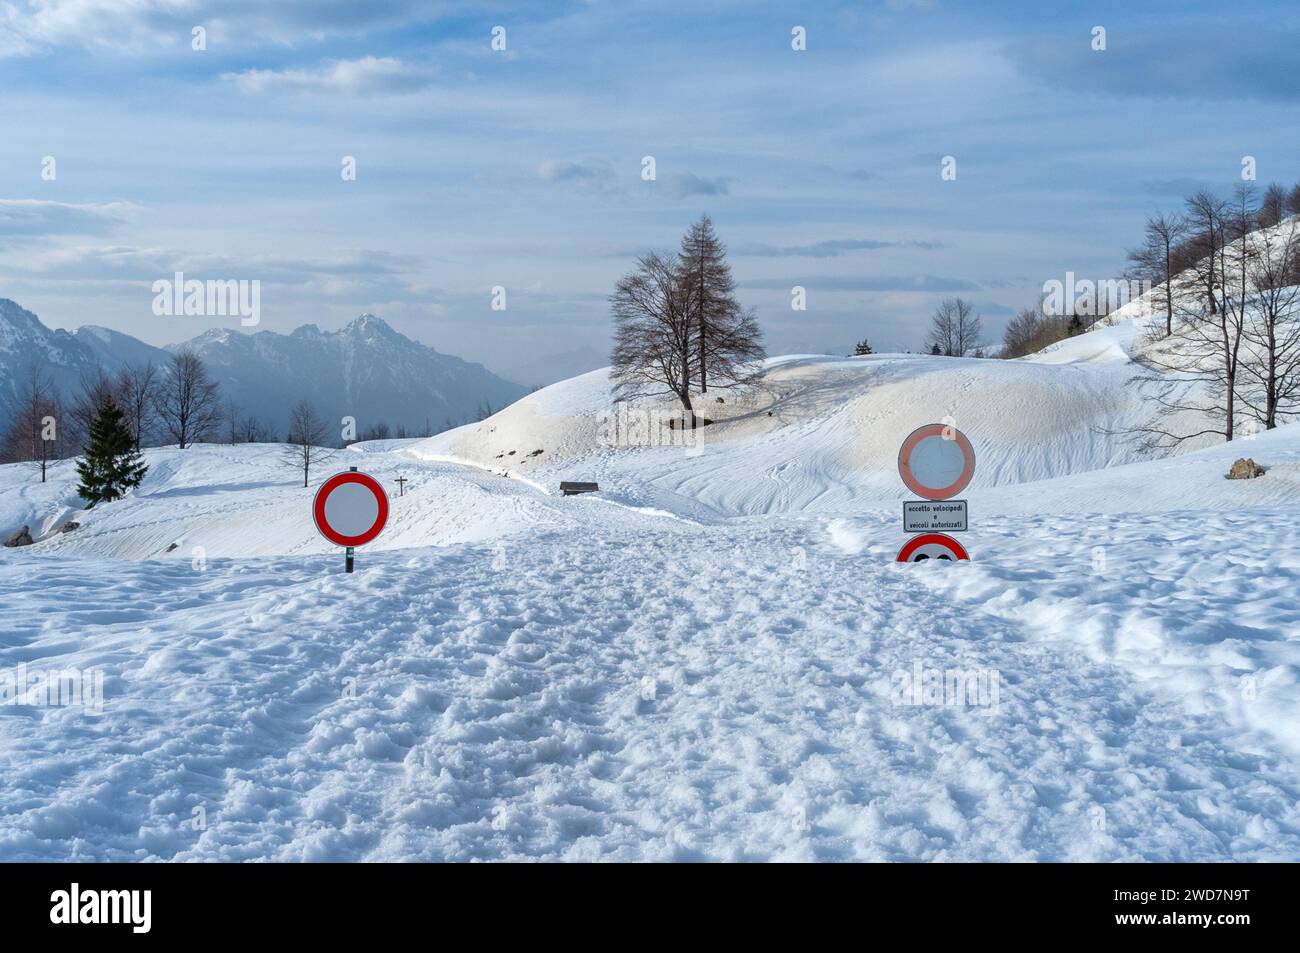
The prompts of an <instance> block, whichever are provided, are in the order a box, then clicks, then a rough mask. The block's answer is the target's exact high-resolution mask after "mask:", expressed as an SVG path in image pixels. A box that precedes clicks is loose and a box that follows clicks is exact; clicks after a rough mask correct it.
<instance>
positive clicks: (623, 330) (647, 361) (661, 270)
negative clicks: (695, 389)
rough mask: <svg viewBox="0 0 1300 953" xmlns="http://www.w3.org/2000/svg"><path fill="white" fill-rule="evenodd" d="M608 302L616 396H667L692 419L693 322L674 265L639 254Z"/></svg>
mask: <svg viewBox="0 0 1300 953" xmlns="http://www.w3.org/2000/svg"><path fill="white" fill-rule="evenodd" d="M609 301H610V310H611V311H612V313H613V316H614V321H615V325H616V326H615V330H614V350H613V353H612V355H611V357H610V362H611V364H612V365H613V369H612V375H613V381H614V396H615V397H617V398H620V399H627V398H632V397H640V396H647V395H652V394H662V393H665V392H667V393H671V394H673V395H675V396H676V397H677V399H678V400H680V401H681V404H682V408H683V409H684V410H685V411H686V413H687V414H689V415H690V417H691V420H692V421H694V419H695V409H694V407H693V406H692V405H691V379H692V376H693V373H692V369H693V360H694V357H695V353H696V351H695V348H694V344H695V322H694V320H692V315H691V309H690V293H689V289H688V288H687V287H686V285H685V284H684V283H683V282H682V281H681V280H680V271H679V269H678V267H677V262H676V261H674V260H673V259H671V258H666V257H664V256H662V255H659V254H657V253H655V252H650V253H649V254H646V255H643V256H641V258H640V259H638V261H637V266H636V268H635V269H634V270H633V271H631V272H629V273H628V274H626V275H624V276H623V277H622V278H620V279H619V281H618V284H617V285H615V286H614V293H613V294H612V295H610V299H609Z"/></svg>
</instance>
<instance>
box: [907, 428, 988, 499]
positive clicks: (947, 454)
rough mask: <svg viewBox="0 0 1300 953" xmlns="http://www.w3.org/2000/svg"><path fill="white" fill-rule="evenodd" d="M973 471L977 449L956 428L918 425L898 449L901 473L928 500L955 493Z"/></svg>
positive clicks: (961, 488)
mask: <svg viewBox="0 0 1300 953" xmlns="http://www.w3.org/2000/svg"><path fill="white" fill-rule="evenodd" d="M974 473H975V449H974V448H973V447H972V446H971V445H970V441H969V440H967V439H966V435H965V434H963V433H962V432H961V431H960V430H958V429H957V428H956V427H948V426H945V425H943V424H926V425H925V426H924V427H918V428H917V429H916V430H913V431H912V432H911V433H910V434H908V436H907V439H906V440H904V441H903V446H902V447H901V448H899V451H898V475H899V476H901V477H902V478H903V482H904V483H905V484H907V488H908V489H909V490H911V491H912V492H913V493H915V494H916V495H917V496H920V497H924V498H925V499H927V500H946V499H948V498H949V497H951V496H956V495H957V494H958V493H960V492H961V491H962V490H964V489H965V488H966V485H967V484H969V483H970V479H971V477H972V476H973V475H974Z"/></svg>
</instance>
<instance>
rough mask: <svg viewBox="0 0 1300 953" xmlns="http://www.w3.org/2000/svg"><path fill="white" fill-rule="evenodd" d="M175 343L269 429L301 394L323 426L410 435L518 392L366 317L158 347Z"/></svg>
mask: <svg viewBox="0 0 1300 953" xmlns="http://www.w3.org/2000/svg"><path fill="white" fill-rule="evenodd" d="M182 347H188V348H190V349H191V350H193V351H194V352H195V353H197V354H198V355H199V357H201V358H202V359H203V362H204V364H206V365H207V367H208V370H209V371H210V372H211V373H212V375H213V376H214V377H216V378H217V379H218V380H220V381H221V382H222V387H223V388H224V389H225V390H226V392H227V393H228V394H230V395H232V396H233V397H234V399H235V401H236V403H239V404H240V405H241V406H242V407H244V408H245V409H246V410H249V411H252V412H253V413H255V414H258V415H263V414H265V418H266V422H267V423H269V424H270V425H271V426H272V427H278V428H283V426H284V420H283V419H280V418H283V417H285V416H286V415H287V414H288V409H289V407H291V406H292V405H293V404H294V403H295V402H296V401H299V400H304V399H305V400H309V401H311V402H312V403H313V404H314V405H315V406H316V409H317V410H318V411H320V413H321V416H323V417H324V418H325V419H326V420H327V421H330V423H331V425H333V423H334V421H337V420H339V419H340V418H342V417H344V416H351V417H355V418H356V419H357V426H358V430H359V431H364V430H365V429H367V428H369V427H370V426H371V425H373V424H375V423H377V422H379V421H384V422H386V423H388V424H390V425H391V426H393V427H396V426H398V425H399V424H401V425H405V426H406V428H407V429H408V430H411V431H412V432H414V433H419V432H422V431H423V429H424V427H425V424H426V422H427V423H428V424H429V425H430V426H431V427H432V428H433V429H435V430H436V429H438V428H440V427H444V426H446V424H447V421H448V420H450V421H451V422H452V423H454V424H460V423H463V422H464V421H465V420H467V419H473V418H474V417H476V416H477V414H478V411H479V410H480V408H481V407H482V405H484V404H490V405H491V407H492V409H493V410H500V409H501V408H502V407H504V406H505V405H506V404H509V403H512V402H513V401H515V400H516V399H518V398H519V397H522V396H523V395H524V393H525V389H524V388H523V387H520V386H519V385H518V384H513V383H510V382H509V381H506V380H503V379H502V378H500V377H497V376H496V375H495V374H493V373H491V372H490V371H488V370H487V369H486V368H484V367H483V366H482V365H481V364H471V363H469V362H468V361H464V360H461V359H460V358H458V357H453V356H451V355H449V354H440V353H439V352H437V351H435V350H434V349H433V348H431V347H426V346H425V345H423V344H420V343H419V342H417V341H412V340H411V339H410V338H408V337H406V336H405V335H402V334H400V333H398V332H397V331H394V330H393V329H392V328H391V327H390V326H389V325H388V324H387V323H386V322H385V321H384V320H383V319H381V318H377V317H375V316H374V315H373V314H363V315H361V316H360V317H358V318H356V319H355V320H353V321H352V322H351V323H350V324H348V325H346V326H345V327H343V328H341V329H340V330H338V331H334V332H326V331H322V330H321V329H320V328H318V327H316V325H314V324H307V325H303V326H302V327H300V328H298V329H297V330H295V331H293V332H292V333H290V334H277V333H276V332H274V331H259V332H257V333H256V334H241V333H240V332H238V331H232V330H229V329H225V328H221V329H217V328H214V329H212V330H210V331H207V332H205V333H203V334H201V335H199V336H198V337H196V338H194V339H193V340H190V341H187V342H185V343H184V344H182V345H172V346H171V347H169V348H168V350H169V351H173V352H174V351H177V350H179V349H180V348H182ZM262 408H267V410H266V411H263V410H262ZM271 408H275V409H277V410H278V412H279V415H280V416H279V418H275V417H272V414H273V413H274V411H272V410H271Z"/></svg>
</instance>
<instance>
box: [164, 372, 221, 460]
mask: <svg viewBox="0 0 1300 953" xmlns="http://www.w3.org/2000/svg"><path fill="white" fill-rule="evenodd" d="M154 408H155V409H156V410H157V411H158V416H159V418H160V419H161V420H162V423H163V426H164V427H165V428H166V430H167V433H168V434H169V435H170V437H171V439H172V440H173V441H175V442H176V446H178V447H179V448H180V449H182V450H184V449H185V448H186V447H188V446H190V444H192V443H195V442H197V441H200V440H203V439H204V438H205V437H207V436H208V435H209V434H211V433H212V431H213V430H214V429H215V428H216V426H217V424H218V423H219V422H220V420H221V398H220V395H219V393H218V387H217V383H216V382H215V381H213V380H212V379H211V378H209V377H208V371H207V368H205V367H204V366H203V361H202V359H200V358H199V356H198V355H197V354H195V353H194V352H193V351H190V350H183V351H177V352H176V353H175V354H173V355H172V358H171V363H170V364H168V366H167V369H166V371H165V373H164V374H163V375H162V379H161V380H160V381H159V383H158V392H157V396H156V397H155V399H154Z"/></svg>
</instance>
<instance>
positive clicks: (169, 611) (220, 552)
mask: <svg viewBox="0 0 1300 953" xmlns="http://www.w3.org/2000/svg"><path fill="white" fill-rule="evenodd" d="M1133 324H1134V322H1128V323H1125V322H1120V323H1119V324H1117V325H1116V326H1115V327H1112V328H1102V329H1098V330H1097V331H1095V332H1093V333H1091V334H1089V335H1085V336H1084V337H1083V338H1080V339H1075V340H1074V341H1071V342H1067V343H1066V345H1064V346H1060V347H1057V348H1055V349H1053V350H1052V351H1051V352H1048V353H1045V354H1043V355H1039V356H1037V357H1036V358H1035V359H1032V360H1021V361H1014V362H1000V361H954V360H951V359H935V358H924V357H916V356H904V355H894V356H884V357H879V358H872V359H866V360H862V359H832V358H813V357H802V358H786V359H776V360H774V361H773V362H772V370H771V372H770V373H769V374H768V376H767V380H766V382H765V386H764V388H763V389H762V390H761V391H760V392H759V393H757V394H755V395H753V396H751V397H749V398H748V399H746V400H743V401H738V400H736V399H734V398H732V397H731V396H728V397H727V403H726V404H724V405H720V408H721V409H720V410H718V411H717V416H718V418H719V419H723V418H724V416H725V417H730V418H732V419H731V421H730V422H728V423H723V424H719V425H718V426H717V432H716V433H709V434H708V435H707V438H706V440H705V441H704V443H703V445H702V446H699V447H681V446H661V447H652V448H636V447H628V446H618V445H610V444H609V442H608V441H602V439H601V437H600V434H601V433H602V430H601V428H602V426H603V419H602V415H604V414H606V413H608V410H609V398H608V395H607V392H606V391H605V377H604V372H595V373H593V374H589V375H584V376H583V377H580V378H576V379H574V380H572V381H568V382H564V383H562V384H559V385H555V386H553V387H551V388H547V389H545V390H542V391H540V392H538V393H537V394H535V395H532V396H531V397H529V398H526V399H525V400H523V401H521V402H519V403H518V404H516V405H514V406H512V407H511V408H508V409H507V410H506V411H504V412H502V413H500V414H498V415H496V416H495V417H493V418H490V419H489V420H488V421H486V422H484V423H483V424H481V425H477V426H471V427H468V428H461V429H460V430H458V431H453V432H450V433H448V434H445V435H441V436H440V437H437V438H433V439H432V440H427V441H405V442H403V441H387V442H385V443H383V444H370V445H362V446H360V447H358V448H355V449H353V450H350V451H347V452H343V453H340V454H339V455H338V456H336V457H335V459H334V460H333V461H331V463H330V464H328V465H327V466H326V467H325V468H323V469H322V470H321V471H320V473H319V475H318V476H314V477H313V480H312V484H313V487H312V488H308V489H304V488H303V487H302V486H301V479H300V478H299V479H298V480H297V482H296V483H295V478H294V474H293V472H292V470H291V469H290V468H289V467H288V466H287V465H286V464H285V463H284V462H283V461H282V458H281V456H280V453H279V451H278V449H277V448H275V447H273V446H269V445H268V446H250V447H224V446H203V447H195V448H192V449H190V450H187V451H185V452H180V451H176V450H159V451H150V453H149V458H150V463H151V466H152V469H151V471H150V474H149V477H148V479H147V480H146V482H145V484H144V485H143V486H142V487H141V488H140V489H139V490H138V491H136V492H135V493H134V494H133V495H132V496H131V497H130V498H128V499H126V500H122V501H119V502H117V503H113V504H109V505H105V506H101V507H99V508H97V509H96V510H92V511H90V512H88V513H77V512H74V511H73V510H71V509H69V508H68V506H69V504H70V503H72V502H73V501H72V499H71V496H72V494H71V493H70V486H71V484H70V470H68V469H66V468H65V469H63V470H61V471H58V472H57V473H56V477H55V479H54V481H53V482H52V483H50V484H47V485H45V486H39V485H33V484H32V482H31V481H32V474H31V472H30V470H28V469H26V468H23V467H18V466H9V467H3V468H0V529H3V530H5V531H6V532H7V531H9V530H11V529H12V528H15V527H16V525H17V524H19V523H24V522H25V523H28V524H30V525H32V527H33V532H34V533H36V534H37V535H38V536H41V537H42V540H41V542H39V543H37V544H36V545H35V546H32V547H28V548H25V549H21V550H0V673H2V672H4V671H11V670H13V669H14V667H16V666H18V665H19V664H23V663H25V664H27V665H29V666H32V667H37V666H39V667H42V668H45V669H75V670H93V669H99V670H102V671H103V672H104V674H105V682H104V710H103V713H102V714H96V713H94V712H93V711H87V710H85V709H83V708H59V707H53V708H51V707H38V706H21V705H20V706H3V705H0V773H2V774H3V776H4V777H5V779H6V783H5V785H4V789H3V795H0V857H3V858H6V859H65V858H74V859H168V860H170V859H274V860H291V859H369V860H376V859H399V858H401V859H471V858H570V859H596V858H602V857H604V858H623V859H837V860H839V859H900V860H901V859H925V860H939V859H942V860H974V859H1016V860H1020V859H1036V860H1131V859H1146V860H1226V859H1273V860H1283V859H1294V857H1295V856H1296V855H1297V853H1298V852H1300V806H1298V805H1297V798H1296V790H1297V788H1298V787H1300V769H1298V768H1297V758H1298V757H1300V731H1298V730H1297V718H1296V711H1297V707H1296V702H1297V672H1300V645H1298V642H1300V600H1297V599H1296V597H1295V592H1296V590H1297V583H1300V426H1297V425H1291V426H1287V427H1284V428H1281V429H1279V430H1277V431H1274V432H1271V433H1268V434H1263V435H1260V436H1258V437H1256V438H1254V439H1251V440H1245V441H1237V442H1234V443H1233V444H1231V445H1228V446H1216V447H1210V448H1207V449H1203V450H1198V451H1195V452H1192V453H1188V454H1185V455H1182V456H1179V457H1175V458H1170V459H1166V460H1155V461H1145V462H1139V461H1138V460H1137V457H1136V454H1135V453H1134V452H1133V450H1132V449H1131V447H1128V446H1126V445H1124V444H1123V443H1122V441H1120V440H1118V439H1117V438H1116V437H1113V436H1108V435H1106V434H1104V433H1101V432H1099V430H1100V429H1115V428H1114V427H1113V426H1111V425H1114V424H1115V423H1117V422H1118V423H1123V422H1125V421H1131V420H1134V419H1137V417H1138V415H1139V414H1141V413H1143V412H1144V408H1143V407H1142V406H1141V401H1140V397H1138V396H1135V395H1133V394H1132V393H1131V391H1130V390H1129V389H1127V388H1125V387H1124V386H1123V383H1124V381H1125V380H1126V379H1127V376H1128V375H1130V374H1131V372H1132V367H1131V364H1129V362H1128V354H1129V353H1130V350H1129V348H1131V347H1132V346H1134V343H1133V342H1134V341H1135V340H1136V334H1135V333H1134V331H1133V327H1131V326H1130V325H1133ZM769 410H771V411H772V416H771V417H769V416H767V411H769ZM945 415H951V416H952V418H953V419H954V420H955V421H956V423H957V425H958V426H960V427H961V428H962V429H963V430H964V431H965V432H966V433H968V435H969V436H970V437H971V438H972V440H973V441H974V442H975V446H976V448H977V451H978V452H979V454H980V465H979V468H978V470H977V477H976V481H975V484H974V485H973V486H972V487H971V489H970V490H969V491H968V492H967V493H966V494H963V495H964V496H965V497H966V498H967V499H969V501H970V507H971V532H969V533H966V534H963V542H964V543H966V544H967V546H968V548H969V549H970V550H971V552H972V556H973V561H972V562H971V563H969V564H960V565H943V564H937V563H935V564H920V565H899V564H896V563H894V562H892V558H893V556H894V554H895V553H896V551H897V549H898V547H899V546H900V545H901V543H902V542H903V540H904V538H905V537H904V535H903V534H902V532H901V529H900V525H899V524H900V520H899V509H900V501H901V500H902V499H903V498H904V496H905V493H904V490H903V488H902V486H901V483H900V482H899V480H898V477H897V474H896V473H895V472H894V469H893V466H894V454H895V453H896V451H897V446H898V443H899V441H900V440H901V437H902V436H903V435H905V434H906V433H907V432H908V431H909V430H911V429H912V428H913V427H914V426H916V425H918V424H921V423H926V422H929V421H930V420H933V419H941V418H942V417H944V416H945ZM709 429H710V430H712V429H713V428H709ZM512 449H513V450H515V451H516V452H515V454H514V455H513V456H511V455H510V454H509V452H508V451H509V450H512ZM537 449H541V450H542V451H543V452H542V453H541V454H536V455H532V453H533V451H534V450H537ZM1241 455H1249V456H1252V457H1254V458H1255V459H1257V460H1258V461H1259V462H1261V463H1263V464H1264V465H1265V466H1267V467H1269V471H1268V473H1267V474H1266V476H1265V477H1263V478H1261V479H1258V480H1254V481H1227V480H1225V479H1224V478H1223V474H1224V473H1225V472H1226V471H1227V468H1228V465H1229V464H1230V463H1231V461H1232V459H1234V458H1235V457H1236V456H1241ZM456 461H459V462H456ZM349 464H355V465H358V466H360V467H361V468H362V469H365V470H367V471H369V472H372V473H374V474H375V475H376V476H377V477H379V478H381V479H382V480H383V481H384V482H385V484H386V485H387V486H388V487H389V488H390V491H391V493H392V517H391V522H390V526H389V529H388V531H387V532H386V533H385V535H384V536H383V537H382V538H381V539H380V541H378V542H377V543H376V544H374V545H373V546H370V547H365V548H363V549H361V550H360V551H359V553H358V557H357V560H358V570H357V572H356V573H355V574H353V575H352V576H346V575H343V574H342V572H341V569H342V557H341V555H340V554H339V553H338V552H337V551H336V550H334V549H333V547H331V546H329V545H328V544H326V543H325V542H324V541H323V540H320V539H319V538H318V537H317V536H316V534H315V531H314V529H313V527H312V524H311V520H310V514H309V503H310V499H311V494H312V492H313V490H314V486H315V485H317V484H318V483H319V482H320V481H321V480H322V479H323V478H324V476H326V475H327V474H328V473H330V472H333V471H334V470H337V469H342V468H344V467H346V466H347V465H349ZM503 472H504V473H507V474H509V475H508V476H503V475H501V474H502V473H503ZM398 475H404V476H406V477H408V479H409V480H410V482H409V483H408V484H407V490H406V494H405V495H404V496H402V497H401V498H398V497H397V495H396V485H395V484H394V482H393V481H394V479H395V478H396V477H397V476H398ZM560 479H598V480H599V481H600V483H601V486H602V492H601V493H599V494H596V495H593V496H583V497H572V498H562V497H560V496H558V495H557V493H556V487H557V485H558V482H559V480H560ZM68 518H76V519H78V520H80V521H81V522H83V524H84V525H83V526H82V528H81V529H78V530H76V531H74V532H72V533H69V534H53V535H50V534H51V531H52V530H53V529H54V528H55V527H56V526H58V525H60V524H61V523H62V522H63V521H64V520H66V519H68ZM173 542H176V543H178V544H179V545H177V547H176V548H175V549H174V550H173V551H171V552H167V548H168V546H169V545H170V544H172V543H173ZM918 666H919V667H920V670H921V671H922V672H939V673H948V674H950V675H951V674H952V673H954V672H961V673H965V674H966V675H971V676H978V677H982V678H983V679H984V681H983V683H982V684H983V685H984V686H985V688H986V689H987V688H988V687H989V686H991V685H994V684H995V685H996V689H995V691H993V693H992V696H991V697H990V695H989V694H988V692H987V691H986V692H985V694H984V695H982V696H980V697H978V698H976V699H975V700H974V701H975V702H976V703H972V699H970V698H967V699H965V700H964V701H963V702H962V703H959V704H957V703H954V704H909V703H907V702H911V701H918V700H919V701H922V702H924V701H926V700H927V699H926V696H925V694H924V692H920V693H918V695H916V696H913V695H912V694H911V692H910V690H907V691H900V685H908V684H909V679H910V678H911V677H912V675H913V674H914V673H916V672H917V670H918ZM951 700H952V699H951V698H949V701H951ZM199 819H201V820H202V821H203V823H202V824H198V823H197V821H198V820H199Z"/></svg>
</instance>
